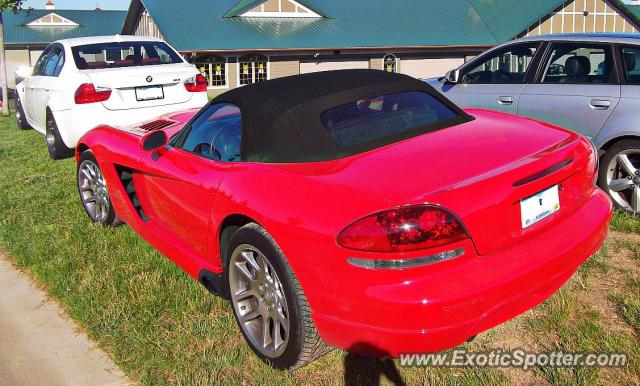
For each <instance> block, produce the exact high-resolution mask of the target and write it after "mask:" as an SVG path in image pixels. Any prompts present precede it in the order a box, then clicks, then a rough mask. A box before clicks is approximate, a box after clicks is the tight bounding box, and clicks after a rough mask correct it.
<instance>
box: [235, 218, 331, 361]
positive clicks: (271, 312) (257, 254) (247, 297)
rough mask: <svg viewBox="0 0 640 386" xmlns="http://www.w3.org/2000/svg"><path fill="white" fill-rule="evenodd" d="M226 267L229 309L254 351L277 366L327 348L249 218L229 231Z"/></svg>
mask: <svg viewBox="0 0 640 386" xmlns="http://www.w3.org/2000/svg"><path fill="white" fill-rule="evenodd" d="M225 268H226V272H227V278H228V283H229V292H230V295H231V303H232V305H233V313H234V315H235V318H236V321H237V322H238V326H239V327H240V330H241V331H242V334H243V335H244V337H245V339H246V341H247V342H248V343H249V346H250V347H251V349H252V350H253V351H254V352H255V354H256V355H257V356H258V357H259V358H260V359H261V360H262V361H263V362H265V363H267V364H268V365H269V366H271V367H274V368H276V369H281V370H285V369H290V370H292V369H296V368H299V367H302V366H304V365H306V364H307V363H309V362H312V361H314V360H315V359H317V358H319V357H321V356H322V355H324V354H326V353H327V352H328V351H330V349H329V347H328V346H327V345H326V344H325V343H324V342H323V341H322V339H321V338H320V335H318V331H317V330H316V328H315V325H314V324H313V321H312V320H311V310H310V308H309V304H308V303H307V299H306V297H305V295H304V293H303V292H302V288H301V287H300V283H298V280H297V279H296V277H295V275H294V274H293V271H292V270H291V267H290V266H289V264H288V263H287V260H286V258H285V256H284V254H283V253H282V251H281V250H280V248H279V247H278V245H277V244H276V243H275V241H274V240H273V238H272V237H271V236H270V235H269V234H268V233H267V232H266V231H265V230H264V229H263V228H262V227H260V226H259V225H257V224H255V223H251V224H248V225H245V226H243V227H242V228H240V229H238V230H237V231H236V233H235V234H234V235H233V236H232V238H231V241H230V244H229V249H228V253H227V259H226V267H225Z"/></svg>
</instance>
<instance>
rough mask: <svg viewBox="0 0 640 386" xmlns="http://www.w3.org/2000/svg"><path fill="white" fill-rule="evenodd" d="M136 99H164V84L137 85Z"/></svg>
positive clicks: (139, 100)
mask: <svg viewBox="0 0 640 386" xmlns="http://www.w3.org/2000/svg"><path fill="white" fill-rule="evenodd" d="M136 99H137V100H138V102H141V101H153V100H157V99H164V89H163V88H162V86H147V87H136Z"/></svg>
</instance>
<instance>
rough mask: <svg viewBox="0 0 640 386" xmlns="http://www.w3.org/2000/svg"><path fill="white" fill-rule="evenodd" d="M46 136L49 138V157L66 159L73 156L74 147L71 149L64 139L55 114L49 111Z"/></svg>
mask: <svg viewBox="0 0 640 386" xmlns="http://www.w3.org/2000/svg"><path fill="white" fill-rule="evenodd" d="M45 136H46V139H47V150H48V151H49V157H51V158H53V159H65V158H70V157H73V149H70V148H68V147H67V145H65V143H64V142H63V141H62V137H61V136H60V132H59V131H58V124H57V123H56V120H55V118H54V117H53V114H52V113H51V112H50V111H48V112H47V127H46V132H45Z"/></svg>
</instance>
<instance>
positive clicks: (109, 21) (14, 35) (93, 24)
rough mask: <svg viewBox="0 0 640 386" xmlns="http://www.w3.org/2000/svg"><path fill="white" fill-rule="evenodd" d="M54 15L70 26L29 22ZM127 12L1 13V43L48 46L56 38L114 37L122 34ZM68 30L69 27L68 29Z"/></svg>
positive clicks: (60, 11) (63, 10) (34, 10)
mask: <svg viewBox="0 0 640 386" xmlns="http://www.w3.org/2000/svg"><path fill="white" fill-rule="evenodd" d="M51 13H55V14H56V15H58V16H60V17H61V18H64V19H67V20H70V21H72V22H73V23H75V25H74V24H61V25H58V24H55V25H45V24H36V25H30V23H32V22H34V21H37V20H40V19H42V18H43V17H45V16H47V15H50V14H51ZM126 15H127V13H126V12H124V11H95V10H68V9H56V10H55V11H50V10H44V9H29V10H26V9H25V10H21V11H17V12H14V11H4V12H3V13H2V18H3V26H2V27H3V28H4V36H5V42H6V43H7V44H35V43H41V44H46V43H51V42H54V41H56V40H60V39H69V38H78V37H86V36H103V35H115V34H117V33H120V32H121V31H122V25H123V23H124V18H125V17H126ZM45 20H46V19H45ZM70 27H71V28H70Z"/></svg>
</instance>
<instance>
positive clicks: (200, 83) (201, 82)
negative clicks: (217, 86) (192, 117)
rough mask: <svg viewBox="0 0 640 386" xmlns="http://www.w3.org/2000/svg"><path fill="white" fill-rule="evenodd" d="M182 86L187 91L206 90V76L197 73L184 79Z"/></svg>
mask: <svg viewBox="0 0 640 386" xmlns="http://www.w3.org/2000/svg"><path fill="white" fill-rule="evenodd" d="M184 87H185V88H186V89H187V91H189V92H204V91H207V78H205V77H204V75H202V74H198V75H196V76H195V77H193V78H189V79H187V80H185V82H184Z"/></svg>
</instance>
